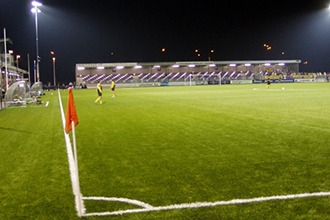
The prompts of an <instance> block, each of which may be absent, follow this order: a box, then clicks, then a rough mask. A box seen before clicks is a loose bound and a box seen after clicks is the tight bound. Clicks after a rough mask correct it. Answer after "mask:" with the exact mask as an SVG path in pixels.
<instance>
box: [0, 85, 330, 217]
mask: <svg viewBox="0 0 330 220" xmlns="http://www.w3.org/2000/svg"><path fill="white" fill-rule="evenodd" d="M282 87H285V88H284V89H282ZM60 93H61V96H62V102H63V105H64V109H66V105H67V91H66V90H61V91H60ZM116 93H117V97H115V98H112V97H111V96H112V94H111V91H110V89H109V88H105V89H104V95H103V104H102V105H100V104H95V103H94V100H95V99H96V98H97V94H96V90H95V89H87V90H74V91H73V94H74V97H75V102H76V108H77V112H78V117H79V121H80V122H79V125H78V126H77V127H76V136H77V148H78V162H79V176H80V187H81V193H82V194H83V196H102V197H120V198H129V199H135V200H139V201H143V202H145V203H148V204H152V205H153V206H167V205H172V204H181V203H194V202H215V201H227V200H232V199H249V198H256V197H266V196H274V195H287V194H300V193H312V192H329V191H330V181H329V180H330V163H329V158H330V142H329V140H330V120H329V117H330V84H329V83H319V84H310V83H301V84H272V85H271V87H270V88H269V89H266V86H265V85H264V84H259V85H258V84H256V85H221V86H219V85H215V86H193V87H189V86H186V87H153V88H117V90H116ZM42 100H43V104H42V105H32V104H31V105H28V106H27V107H25V108H23V107H10V108H6V109H2V110H1V111H0V161H1V163H0V176H1V178H0V219H79V218H78V217H77V214H76V210H75V203H74V197H73V193H72V187H71V182H70V172H69V168H68V159H67V154H66V147H65V141H64V135H63V127H62V122H61V115H60V106H59V101H58V95H57V91H46V93H45V95H44V96H43V97H42ZM47 102H49V104H48V105H47V107H46V105H45V103H47ZM85 207H86V211H87V212H105V211H116V210H124V209H132V208H135V207H133V206H132V205H130V204H123V203H116V202H110V203H109V202H104V201H85ZM329 216H330V198H329V197H319V198H304V199H294V200H285V201H269V202H262V203H252V204H241V205H226V206H216V207H209V208H205V207H204V208H198V209H182V210H169V211H159V212H148V213H137V214H127V215H122V216H108V217H86V219H329Z"/></svg>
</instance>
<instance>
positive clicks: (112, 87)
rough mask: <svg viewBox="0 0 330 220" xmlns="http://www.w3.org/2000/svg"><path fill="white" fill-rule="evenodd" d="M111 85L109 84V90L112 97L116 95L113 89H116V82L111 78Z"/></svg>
mask: <svg viewBox="0 0 330 220" xmlns="http://www.w3.org/2000/svg"><path fill="white" fill-rule="evenodd" d="M110 82H111V85H110V89H111V92H112V98H113V97H116V93H115V89H116V83H115V81H113V80H111V81H110Z"/></svg>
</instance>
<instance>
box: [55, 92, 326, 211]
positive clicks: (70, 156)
mask: <svg viewBox="0 0 330 220" xmlns="http://www.w3.org/2000/svg"><path fill="white" fill-rule="evenodd" d="M58 98H59V103H60V110H61V115H62V123H63V132H64V136H65V142H66V148H67V155H68V160H69V168H70V177H71V184H72V190H73V193H74V195H76V194H77V193H80V192H78V189H76V187H75V186H76V184H75V183H76V182H77V179H76V176H75V175H74V173H75V167H76V166H75V161H74V158H73V152H72V147H71V142H70V137H69V135H68V134H66V133H65V117H64V111H63V106H62V100H61V94H60V91H59V90H58ZM326 196H330V192H314V193H302V194H291V195H277V196H268V197H256V198H250V199H233V200H228V201H216V202H194V203H181V204H174V205H168V206H152V205H150V204H148V203H144V202H141V201H138V200H134V199H127V198H117V197H82V196H81V198H82V201H77V200H76V209H77V211H78V204H79V203H80V202H81V203H82V204H81V206H80V207H82V216H85V217H88V216H108V215H123V214H130V213H141V212H152V211H162V210H174V209H188V208H202V207H214V206H223V205H238V204H248V203H256V202H267V201H275V200H289V199H297V198H311V197H326ZM84 200H96V201H110V202H124V203H129V204H133V205H137V206H141V207H142V208H137V209H127V210H121V211H113V212H94V213H86V212H85V211H86V209H85V206H84V202H83V201H84ZM78 213H79V211H78Z"/></svg>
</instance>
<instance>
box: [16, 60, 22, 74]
mask: <svg viewBox="0 0 330 220" xmlns="http://www.w3.org/2000/svg"><path fill="white" fill-rule="evenodd" d="M19 58H21V56H20V55H16V73H17V75H19V74H18V69H19V65H18V59H19Z"/></svg>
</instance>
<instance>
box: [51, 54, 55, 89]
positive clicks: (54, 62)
mask: <svg viewBox="0 0 330 220" xmlns="http://www.w3.org/2000/svg"><path fill="white" fill-rule="evenodd" d="M50 54H51V55H53V58H52V59H53V76H54V89H55V88H56V75H55V60H56V58H55V52H54V51H50Z"/></svg>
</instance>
